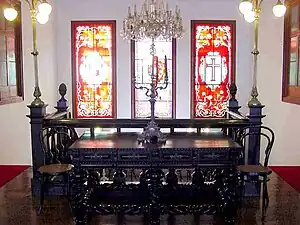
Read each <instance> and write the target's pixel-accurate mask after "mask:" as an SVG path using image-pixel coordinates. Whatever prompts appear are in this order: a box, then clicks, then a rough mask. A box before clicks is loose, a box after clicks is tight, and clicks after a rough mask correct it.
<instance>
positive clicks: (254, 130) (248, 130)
mask: <svg viewBox="0 0 300 225" xmlns="http://www.w3.org/2000/svg"><path fill="white" fill-rule="evenodd" d="M252 135H258V136H259V137H258V138H254V139H251V140H255V141H256V142H259V143H254V146H257V145H260V141H261V139H262V137H263V138H264V139H265V140H266V141H267V143H266V148H265V151H264V153H265V158H264V163H263V166H264V167H267V166H268V164H269V158H270V154H271V150H272V148H273V145H274V141H275V134H274V132H273V130H272V129H270V128H269V127H266V126H261V125H260V126H250V127H243V128H241V129H239V130H237V132H236V133H235V141H236V142H238V143H239V144H240V145H241V146H243V147H245V142H246V140H247V137H249V136H252Z"/></svg>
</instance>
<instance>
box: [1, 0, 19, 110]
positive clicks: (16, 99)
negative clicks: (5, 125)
mask: <svg viewBox="0 0 300 225" xmlns="http://www.w3.org/2000/svg"><path fill="white" fill-rule="evenodd" d="M0 4H1V6H2V7H6V6H9V4H8V3H7V2H6V1H3V0H1V1H0ZM2 7H1V8H2ZM14 8H15V9H16V10H17V11H18V16H17V18H16V19H15V20H14V21H13V22H11V23H14V36H15V60H16V91H17V95H16V96H10V97H8V98H3V99H2V98H1V95H2V93H6V92H9V87H10V86H9V85H8V86H7V90H6V91H5V92H4V91H0V105H7V104H11V103H17V102H22V101H24V81H23V51H22V47H23V45H22V9H21V2H19V1H14ZM4 20H6V19H5V18H4ZM5 22H6V21H5ZM6 64H7V60H6ZM7 75H8V72H7Z"/></svg>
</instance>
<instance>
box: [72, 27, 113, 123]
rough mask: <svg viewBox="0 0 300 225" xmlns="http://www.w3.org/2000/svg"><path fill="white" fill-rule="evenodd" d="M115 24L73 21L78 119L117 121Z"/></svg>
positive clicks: (74, 89)
mask: <svg viewBox="0 0 300 225" xmlns="http://www.w3.org/2000/svg"><path fill="white" fill-rule="evenodd" d="M115 24H116V23H115V21H92V22H85V21H81V22H79V21H73V22H72V49H73V57H72V58H73V62H72V63H73V84H74V86H73V98H74V101H73V102H74V104H75V105H74V106H73V107H74V108H75V110H74V112H75V117H76V118H114V117H115V100H114V99H115V71H116V68H115V57H116V51H115V49H116V46H115V41H116V36H115V35H116V31H115V29H116V25H115Z"/></svg>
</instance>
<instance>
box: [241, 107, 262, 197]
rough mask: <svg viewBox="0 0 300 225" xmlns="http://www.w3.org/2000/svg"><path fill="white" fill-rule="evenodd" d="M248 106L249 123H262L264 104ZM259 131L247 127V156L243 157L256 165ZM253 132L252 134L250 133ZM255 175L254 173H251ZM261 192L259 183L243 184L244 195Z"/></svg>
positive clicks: (258, 161) (259, 138) (257, 161)
mask: <svg viewBox="0 0 300 225" xmlns="http://www.w3.org/2000/svg"><path fill="white" fill-rule="evenodd" d="M248 107H249V115H248V118H249V120H250V124H251V125H253V126H254V125H260V124H261V123H262V118H264V117H265V115H262V109H263V108H264V107H265V106H264V105H260V104H259V105H248ZM260 132H261V130H260V128H257V127H252V128H251V127H250V128H249V133H250V135H249V140H248V146H246V147H247V148H246V150H245V151H247V154H246V155H248V157H247V158H246V159H245V163H246V164H249V165H258V164H259V163H260V141H261V137H260V135H259V133H260ZM251 133H253V134H251ZM253 175H254V176H256V175H255V174H253ZM260 193H261V185H260V184H253V183H248V184H246V186H245V195H246V196H260Z"/></svg>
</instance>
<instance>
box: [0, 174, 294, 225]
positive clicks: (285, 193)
mask: <svg viewBox="0 0 300 225" xmlns="http://www.w3.org/2000/svg"><path fill="white" fill-rule="evenodd" d="M30 178H31V172H30V170H27V171H25V172H24V173H22V174H21V175H19V176H18V177H16V178H15V179H14V180H12V181H11V182H9V183H8V184H6V185H5V186H4V187H2V188H0V225H49V224H53V225H72V224H74V222H73V220H72V216H71V213H70V210H69V208H68V204H67V202H66V201H65V200H63V199H49V201H47V202H46V206H45V210H44V215H42V216H40V217H38V216H37V215H36V212H35V207H36V206H35V203H34V201H33V200H32V198H31V194H30ZM269 196H270V205H269V208H268V211H267V215H266V219H265V222H262V221H261V209H260V206H261V202H260V201H259V200H258V199H252V200H247V201H245V202H244V203H243V207H242V208H241V209H240V212H239V213H238V220H237V223H236V224H240V225H255V224H264V225H294V224H295V225H299V224H300V198H299V197H300V195H299V194H298V193H297V192H296V191H295V190H294V189H292V188H291V187H290V186H289V185H288V184H287V183H286V182H284V181H283V180H282V179H281V178H280V177H278V176H277V175H276V174H273V175H272V176H271V181H270V182H269ZM92 224H101V225H110V224H116V219H115V217H114V216H109V217H101V218H100V217H99V218H97V219H96V220H95V221H93V222H92ZM123 224H127V225H138V224H143V222H142V218H140V217H125V219H124V221H123ZM161 224H164V225H165V224H170V222H168V220H167V217H164V218H162V222H161ZM173 224H178V225H187V224H196V222H194V219H193V217H192V216H178V217H176V218H175V221H174V222H173ZM197 224H199V225H208V224H216V222H214V221H213V219H212V217H209V216H203V217H201V218H200V222H199V223H197Z"/></svg>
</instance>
